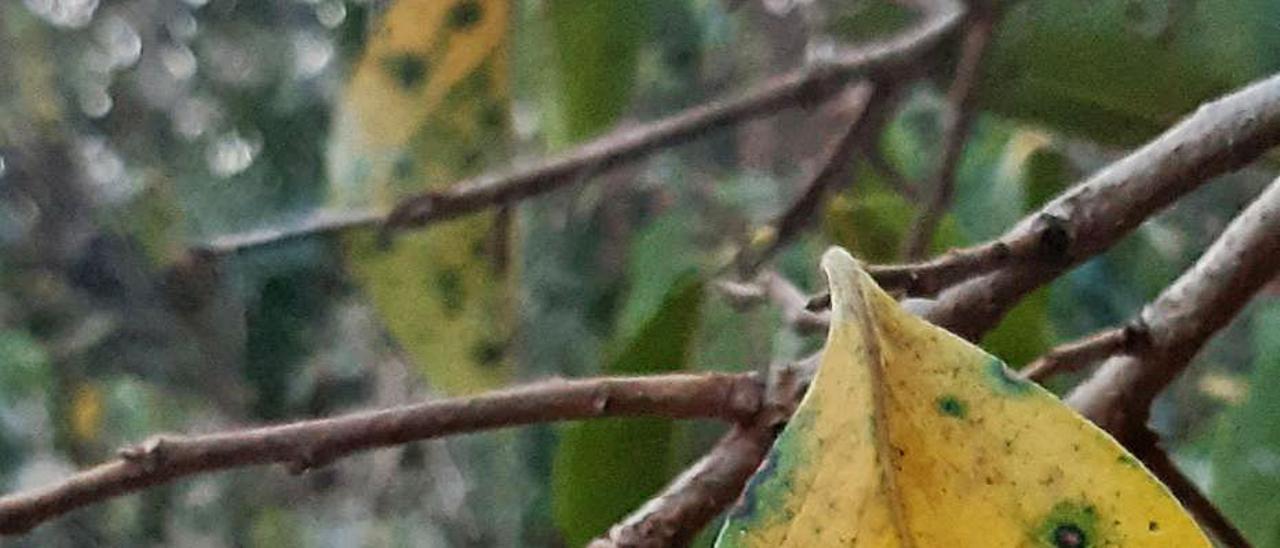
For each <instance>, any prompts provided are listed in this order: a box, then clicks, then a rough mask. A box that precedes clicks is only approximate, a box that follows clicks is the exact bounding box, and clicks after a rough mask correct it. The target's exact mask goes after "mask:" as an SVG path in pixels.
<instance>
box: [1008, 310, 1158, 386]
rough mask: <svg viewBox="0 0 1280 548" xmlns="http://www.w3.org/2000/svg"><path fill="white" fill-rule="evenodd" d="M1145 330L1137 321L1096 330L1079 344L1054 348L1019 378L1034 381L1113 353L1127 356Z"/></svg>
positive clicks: (1141, 340) (1075, 342)
mask: <svg viewBox="0 0 1280 548" xmlns="http://www.w3.org/2000/svg"><path fill="white" fill-rule="evenodd" d="M1146 333H1147V329H1146V327H1145V326H1144V325H1142V324H1141V323H1140V322H1133V323H1130V324H1129V325H1126V326H1124V327H1116V328H1112V329H1107V330H1105V331H1099V332H1097V333H1094V334H1092V335H1089V336H1088V337H1085V338H1083V339H1080V340H1078V341H1072V342H1069V343H1067V344H1064V345H1061V346H1057V347H1055V348H1054V349H1053V350H1050V351H1049V352H1048V353H1046V354H1045V355H1044V356H1041V357H1040V359H1038V360H1036V361H1034V362H1031V364H1029V365H1027V366H1026V367H1024V368H1022V371H1021V372H1020V374H1021V375H1022V378H1024V379H1027V380H1032V381H1036V382H1040V381H1043V380H1045V379H1047V378H1049V376H1051V375H1053V374H1055V373H1060V372H1063V371H1076V370H1079V369H1081V368H1083V367H1084V366H1086V365H1089V364H1091V363H1094V362H1097V361H1099V360H1102V359H1106V358H1109V357H1111V356H1114V355H1116V354H1130V353H1133V352H1134V351H1135V350H1137V349H1138V348H1140V347H1141V346H1142V345H1143V344H1145V341H1146Z"/></svg>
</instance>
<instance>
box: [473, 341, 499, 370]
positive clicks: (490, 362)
mask: <svg viewBox="0 0 1280 548" xmlns="http://www.w3.org/2000/svg"><path fill="white" fill-rule="evenodd" d="M505 353H506V345H505V344H503V343H502V341H495V340H484V341H480V342H478V343H476V344H475V346H472V347H471V359H473V360H475V361H476V363H479V364H480V365H483V366H486V367H497V366H499V365H502V357H503V355H504V354H505Z"/></svg>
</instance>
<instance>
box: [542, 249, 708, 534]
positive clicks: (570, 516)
mask: <svg viewBox="0 0 1280 548" xmlns="http://www.w3.org/2000/svg"><path fill="white" fill-rule="evenodd" d="M702 289H703V284H702V282H701V281H700V280H699V279H698V278H697V275H696V274H694V273H692V272H688V273H686V274H685V275H683V276H681V277H680V278H679V279H678V280H676V282H675V283H674V284H673V285H672V286H671V288H670V290H669V291H668V293H667V296H666V298H665V299H664V300H663V303H662V306H661V307H660V308H659V309H658V311H657V312H656V313H655V314H654V315H653V316H652V317H651V318H650V319H649V320H648V321H647V322H645V324H644V326H643V327H642V328H641V329H640V331H639V332H638V333H636V335H635V336H634V337H633V338H631V339H630V340H628V341H626V343H625V344H624V345H620V346H619V348H621V351H620V352H619V353H618V354H617V355H616V357H614V358H613V359H612V361H610V363H609V364H608V365H607V366H606V367H605V369H604V371H603V373H604V374H609V375H639V374H653V373H665V372H671V371H678V370H680V369H683V368H684V367H685V364H686V362H687V360H688V359H689V356H690V351H691V346H692V342H693V340H694V336H695V333H696V331H697V327H696V324H697V321H698V317H699V315H700V311H701V308H702ZM673 434H674V425H673V424H672V423H671V421H667V420H662V419H609V420H599V421H591V422H587V423H583V424H577V425H573V426H571V427H569V428H568V429H566V431H565V432H564V436H563V438H562V439H561V442H560V449H559V453H558V454H557V455H556V459H555V467H554V472H553V477H552V483H553V486H552V489H553V492H554V499H553V508H554V513H555V520H556V524H557V525H558V526H559V528H560V530H561V532H562V533H563V534H564V536H565V539H566V540H567V541H568V542H569V544H570V545H572V546H582V545H584V544H586V542H587V541H589V540H590V539H591V538H593V537H595V536H596V535H599V534H600V533H601V532H603V531H605V530H607V529H608V528H609V526H610V525H611V524H613V523H614V522H616V521H617V520H618V519H619V518H621V517H622V516H624V515H626V514H627V513H628V512H630V511H632V510H634V509H635V508H636V506H638V505H639V504H640V503H642V502H644V500H645V499H646V498H648V497H649V496H651V495H652V494H653V493H654V492H656V491H657V490H658V489H660V488H661V487H662V486H663V485H664V484H665V483H666V482H667V481H668V480H669V479H670V477H671V465H672V454H673V453H672V441H673Z"/></svg>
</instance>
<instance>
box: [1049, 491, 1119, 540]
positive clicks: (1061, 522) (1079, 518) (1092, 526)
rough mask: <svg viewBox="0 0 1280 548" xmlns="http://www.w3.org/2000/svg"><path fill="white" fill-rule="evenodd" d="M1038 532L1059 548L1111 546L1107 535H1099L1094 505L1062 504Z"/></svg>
mask: <svg viewBox="0 0 1280 548" xmlns="http://www.w3.org/2000/svg"><path fill="white" fill-rule="evenodd" d="M1038 530H1039V533H1038V536H1040V538H1042V539H1044V540H1046V541H1048V544H1049V545H1050V546H1054V547H1057V548H1081V547H1085V546H1101V545H1109V544H1108V542H1109V541H1108V539H1106V538H1104V537H1105V536H1106V535H1102V534H1100V533H1099V529H1098V514H1097V509H1095V508H1094V507H1093V505H1092V504H1082V503H1079V502H1060V503H1058V504H1056V505H1054V507H1053V509H1052V510H1050V511H1049V515H1048V516H1046V519H1045V520H1044V521H1043V522H1041V526H1040V527H1039V528H1038ZM1041 535H1042V536H1041ZM1111 540H1114V539H1111Z"/></svg>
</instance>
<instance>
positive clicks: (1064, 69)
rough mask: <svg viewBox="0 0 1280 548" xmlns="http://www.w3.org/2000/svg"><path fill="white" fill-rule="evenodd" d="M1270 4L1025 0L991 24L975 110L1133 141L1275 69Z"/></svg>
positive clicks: (1279, 44)
mask: <svg viewBox="0 0 1280 548" xmlns="http://www.w3.org/2000/svg"><path fill="white" fill-rule="evenodd" d="M1278 18H1280V4H1277V3H1275V2H1270V1H1268V0H1197V1H1194V2H1169V1H1164V0H1159V1H1157V0H1103V1H1098V2H1091V3H1090V4H1089V5H1088V9H1081V5H1080V3H1079V2H1076V1H1075V0H1028V1H1025V2H1019V3H1018V4H1017V5H1016V6H1013V7H1012V8H1011V9H1009V13H1008V14H1007V15H1006V16H1005V17H1004V19H1003V20H1002V21H1001V24H1000V25H999V27H998V29H997V33H996V37H995V40H994V43H993V45H992V48H991V52H990V55H989V56H988V58H987V60H986V62H985V63H984V75H983V78H982V81H981V84H980V88H979V89H980V92H979V97H980V102H981V104H982V107H983V108H986V109H990V110H992V111H995V112H999V113H1002V114H1005V115H1009V116H1013V117H1016V118H1021V119H1026V120H1032V121H1035V122H1039V123H1042V124H1047V125H1049V126H1051V127H1054V128H1056V129H1061V130H1065V131H1069V132H1072V133H1077V134H1080V135H1084V136H1087V137H1089V138H1090V139H1094V140H1096V141H1100V142H1104V143H1109V144H1118V145H1134V144H1137V143H1140V142H1142V141H1144V140H1146V139H1148V138H1150V137H1151V136H1153V135H1155V134H1156V133H1158V132H1159V131H1160V130H1162V129H1163V128H1165V127H1167V126H1168V125H1169V124H1171V123H1172V122H1173V121H1175V120H1177V118H1178V117H1180V116H1181V115H1183V114H1185V113H1187V112H1189V111H1190V110H1192V109H1193V108H1195V106H1196V105H1198V104H1199V103H1201V102H1204V101H1206V100H1209V99H1212V98H1213V97H1216V96H1218V95H1221V94H1222V93H1224V92H1226V91H1228V90H1230V89H1233V88H1235V87H1238V86H1241V85H1243V84H1244V83H1246V82H1248V81H1250V80H1253V79H1256V78H1260V77H1262V76H1264V75H1266V74H1268V73H1270V72H1272V71H1274V70H1275V69H1276V67H1277V66H1278V65H1280V55H1277V53H1278V52H1280V33H1277V32H1276V31H1275V26H1274V22H1275V21H1276V20H1277V19H1278Z"/></svg>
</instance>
